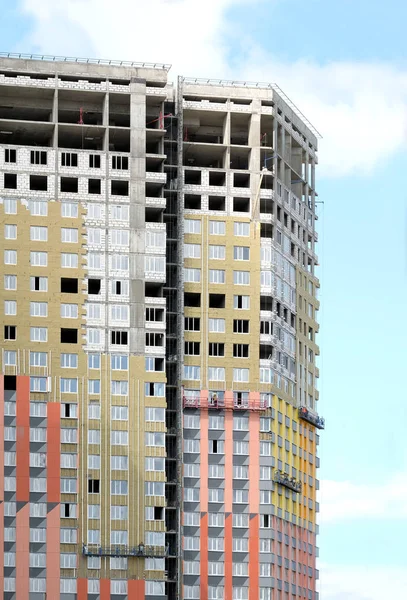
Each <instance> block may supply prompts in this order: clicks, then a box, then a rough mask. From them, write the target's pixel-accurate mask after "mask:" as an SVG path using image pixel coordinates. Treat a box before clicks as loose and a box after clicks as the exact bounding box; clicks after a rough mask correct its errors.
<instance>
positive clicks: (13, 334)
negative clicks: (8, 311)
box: [4, 325, 17, 340]
mask: <svg viewBox="0 0 407 600" xmlns="http://www.w3.org/2000/svg"><path fill="white" fill-rule="evenodd" d="M4 339H5V340H16V339H17V327H16V326H15V325H4Z"/></svg>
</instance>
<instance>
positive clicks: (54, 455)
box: [47, 402, 61, 502]
mask: <svg viewBox="0 0 407 600" xmlns="http://www.w3.org/2000/svg"><path fill="white" fill-rule="evenodd" d="M60 423H61V405H60V404H59V403H58V402H49V403H48V404H47V500H48V502H60V500H61V481H60V473H61V425H60Z"/></svg>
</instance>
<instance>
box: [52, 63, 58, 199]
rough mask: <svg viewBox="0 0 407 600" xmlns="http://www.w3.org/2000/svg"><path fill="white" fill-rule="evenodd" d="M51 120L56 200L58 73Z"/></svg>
mask: <svg viewBox="0 0 407 600" xmlns="http://www.w3.org/2000/svg"><path fill="white" fill-rule="evenodd" d="M51 119H52V122H53V124H54V134H53V138H52V147H53V148H54V150H55V187H54V189H55V199H57V198H58V194H59V188H58V166H59V165H58V73H56V74H55V90H54V98H53V102H52V113H51Z"/></svg>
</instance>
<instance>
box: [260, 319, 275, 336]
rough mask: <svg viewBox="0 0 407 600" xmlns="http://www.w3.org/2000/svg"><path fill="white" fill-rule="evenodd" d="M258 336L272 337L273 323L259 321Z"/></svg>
mask: <svg viewBox="0 0 407 600" xmlns="http://www.w3.org/2000/svg"><path fill="white" fill-rule="evenodd" d="M260 334H263V335H273V323H272V322H271V321H260Z"/></svg>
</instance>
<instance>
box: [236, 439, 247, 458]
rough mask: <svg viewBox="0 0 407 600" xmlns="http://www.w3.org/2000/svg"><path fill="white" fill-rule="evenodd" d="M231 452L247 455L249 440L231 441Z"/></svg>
mask: <svg viewBox="0 0 407 600" xmlns="http://www.w3.org/2000/svg"><path fill="white" fill-rule="evenodd" d="M233 454H237V455H239V454H240V455H244V456H246V455H248V454H249V442H241V441H236V440H235V441H234V442H233Z"/></svg>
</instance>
